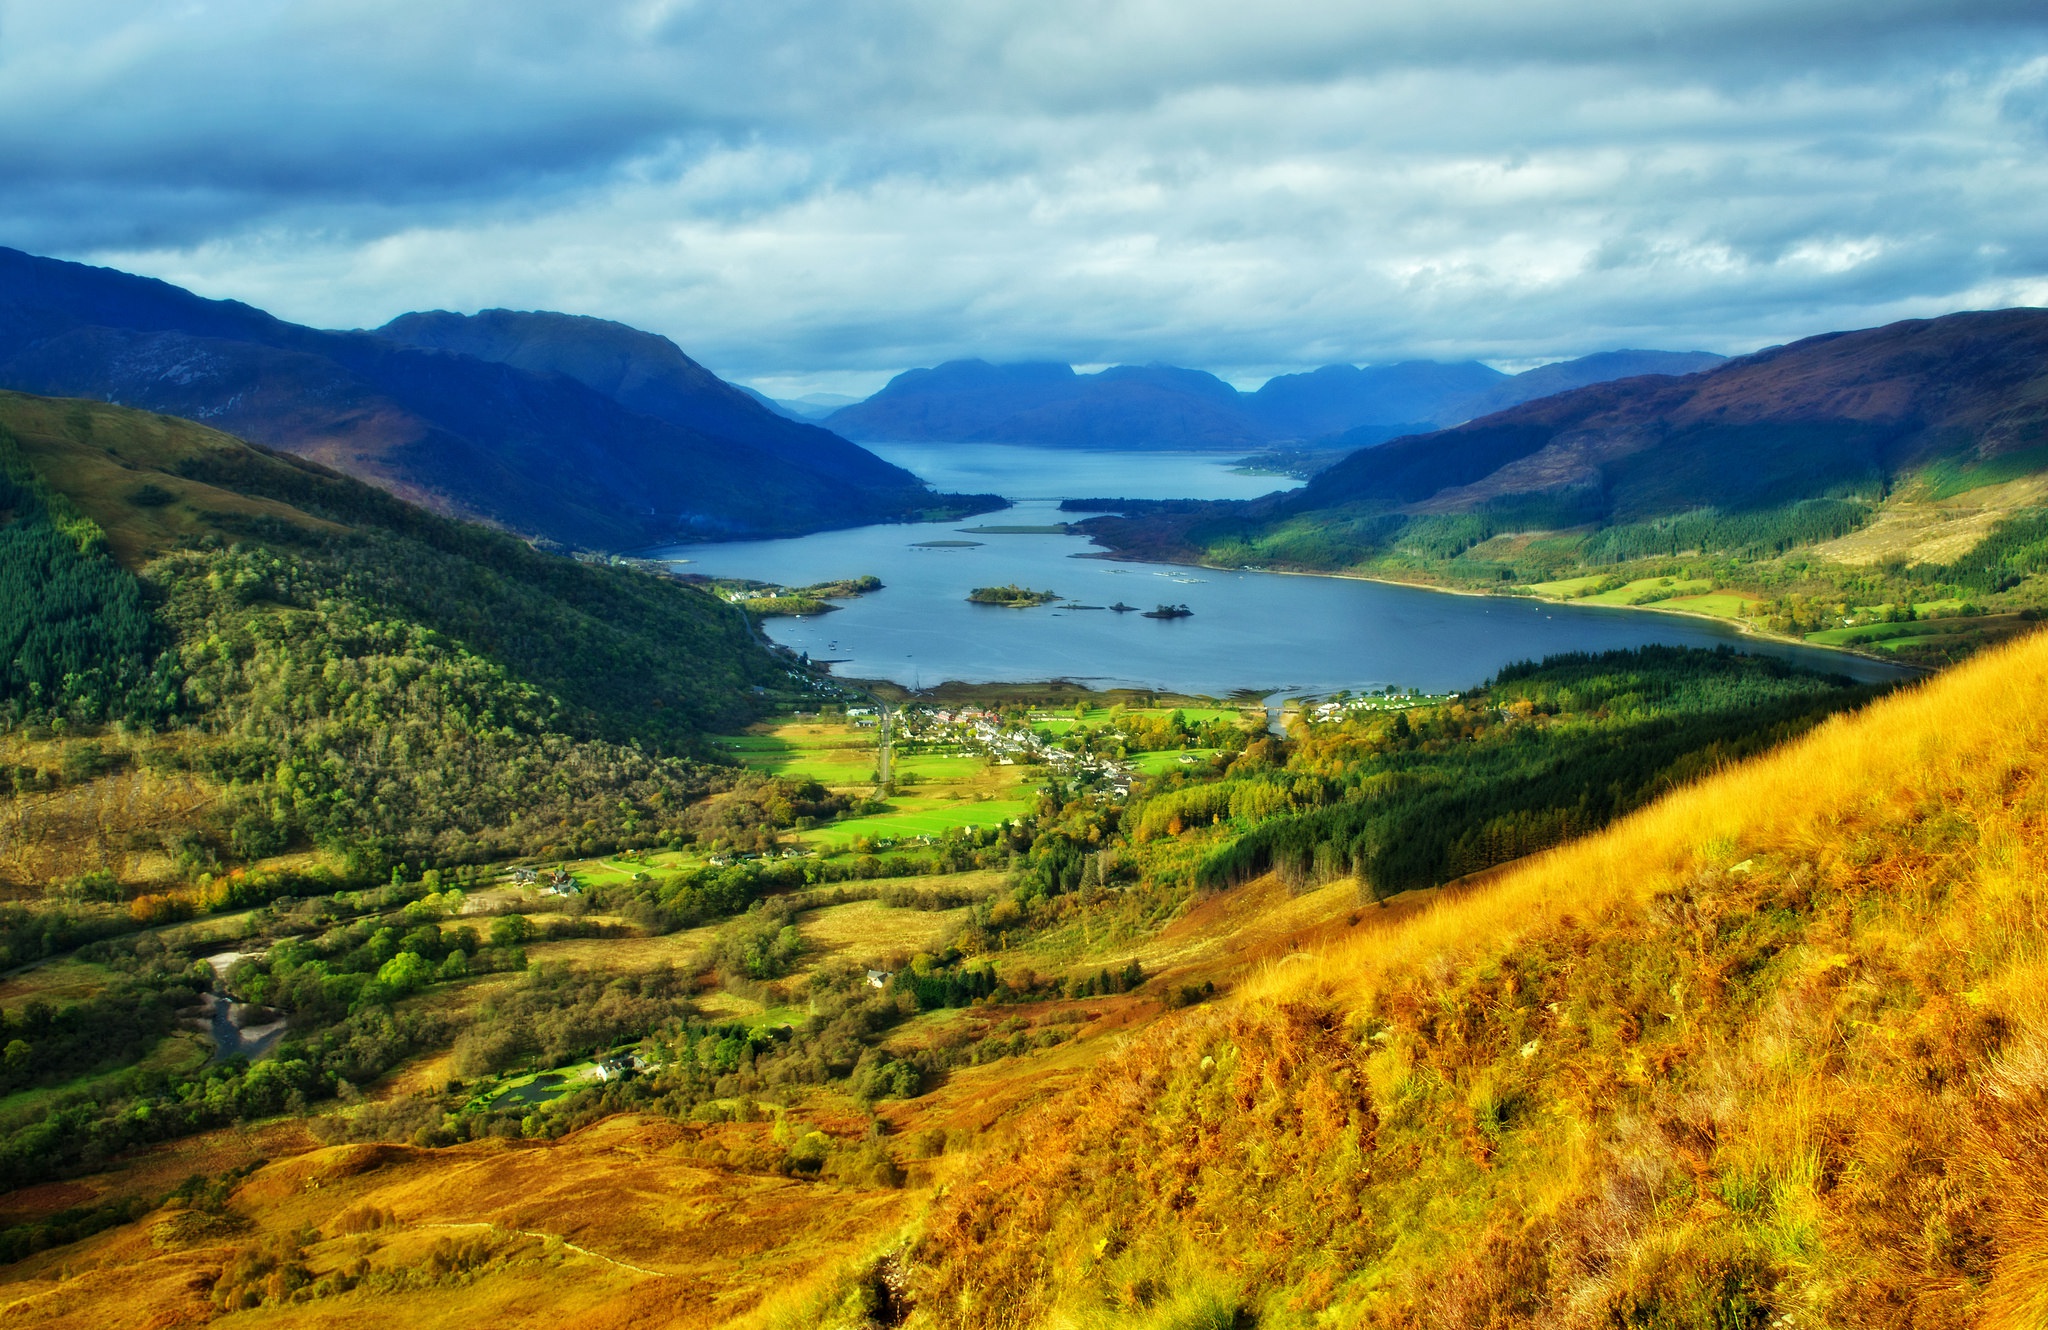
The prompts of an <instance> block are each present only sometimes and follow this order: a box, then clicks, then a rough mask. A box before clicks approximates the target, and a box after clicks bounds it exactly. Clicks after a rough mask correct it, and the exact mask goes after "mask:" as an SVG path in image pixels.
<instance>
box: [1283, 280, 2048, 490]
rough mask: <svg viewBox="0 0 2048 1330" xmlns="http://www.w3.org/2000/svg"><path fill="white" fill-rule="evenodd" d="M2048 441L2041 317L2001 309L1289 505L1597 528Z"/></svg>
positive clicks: (1579, 398)
mask: <svg viewBox="0 0 2048 1330" xmlns="http://www.w3.org/2000/svg"><path fill="white" fill-rule="evenodd" d="M2043 445H2048V311H2044V310H2036V309H2011V310H1999V311H1995V312H1991V313H1971V314H1954V315H1949V316H1948V317H1946V318H1939V319H1923V320H1914V321H1911V322H1906V323H1895V324H1892V325H1890V326H1888V327H1883V328H1873V329H1868V330H1865V331H1862V332H1848V333H1829V334H1827V335H1825V336H1821V337H1811V338H1808V339H1806V340H1805V341H1801V342H1795V343H1793V344H1792V345H1790V346H1783V347H1774V348H1772V349H1770V350H1767V351H1759V352H1757V353H1756V354H1754V355H1749V356H1743V357H1741V358H1740V359H1736V360H1731V361H1728V362H1726V363H1725V364H1722V365H1720V366H1719V367H1718V368H1716V369H1713V370H1711V371H1710V372H1707V373H1704V374H1692V375H1688V376H1685V377H1682V378H1672V377H1664V376H1652V377H1640V378H1629V379H1619V380H1614V381H1611V382H1606V383H1598V384H1594V385H1591V386H1588V387H1583V388H1577V389H1573V390H1572V391H1569V392H1565V393H1561V394H1559V395H1557V396H1553V397H1545V398H1541V399H1538V400H1536V401H1532V402H1527V403H1524V404H1522V405H1520V406H1516V407H1513V408H1510V409H1509V410H1506V411H1502V412H1499V413H1497V414H1494V415H1490V416H1486V417H1484V418H1482V419H1478V420H1474V421H1471V422H1469V423H1466V424H1463V425H1459V426H1457V427H1455V428H1453V429H1448V430H1444V431H1441V432H1439V433H1434V434H1429V435H1424V436H1421V437H1415V438H1406V439H1398V440H1395V441H1394V442H1392V443H1387V444H1383V445H1382V446H1380V447H1378V448H1375V449H1374V450H1373V451H1372V452H1371V453H1369V454H1354V455H1353V456H1351V457H1349V458H1347V459H1345V460H1344V461H1342V462H1340V463H1338V464H1337V465H1336V466H1333V467H1331V468H1330V469H1329V470H1328V471H1325V472H1323V473H1322V474H1321V475H1320V476H1318V477H1316V479H1315V480H1314V481H1313V482H1311V483H1310V484H1309V485H1307V486H1305V487H1303V489H1301V490H1300V491H1297V492H1296V493H1294V494H1290V495H1288V496H1287V497H1286V498H1285V500H1284V501H1283V503H1282V507H1284V508H1285V509H1286V510H1288V511H1291V512H1304V511H1308V510H1311V509H1321V508H1330V507H1336V506H1342V505H1367V506H1371V507H1375V508H1384V509H1393V508H1400V507H1403V506H1409V505H1417V506H1420V507H1421V508H1423V509H1426V510H1428V511H1444V512H1450V511H1458V510H1461V509H1467V508H1472V507H1476V506H1479V505H1481V504H1484V503H1488V502H1491V501H1494V500H1497V499H1502V498H1505V497H1509V496H1518V495H1532V494H1548V495H1554V496H1559V497H1570V498H1572V499H1573V500H1574V502H1579V503H1581V504H1582V505H1583V506H1584V507H1585V508H1586V510H1587V511H1588V512H1590V513H1595V514H1597V515H1598V516H1599V517H1600V518H1602V519H1603V520H1612V521H1635V520H1639V519H1642V518H1647V517H1655V516H1660V515H1664V514H1668V513H1675V512H1683V511H1686V510H1688V509H1691V508H1696V507H1701V506H1706V505H1712V506H1716V507H1719V508H1723V509H1727V510H1734V511H1739V510H1745V509H1754V508H1758V507H1764V506H1770V505H1774V504H1781V503H1787V502H1791V501H1794V500H1798V499H1804V498H1811V497H1816V496H1820V495H1824V494H1828V493H1831V492H1835V491H1842V490H1847V489H1869V490H1873V491H1878V492H1881V490H1882V489H1883V487H1884V486H1885V485H1886V484H1888V483H1889V482H1890V480H1891V479H1892V478H1893V477H1895V476H1898V475H1900V474H1901V473H1904V472H1907V471H1910V470H1913V469H1915V468H1918V467H1921V466H1925V465H1926V464H1928V463H1929V462H1931V461H1933V460H1934V459H1935V458H1937V457H1952V458H1954V459H1956V460H1957V461H1958V462H1959V463H1960V464H1965V465H1968V464H1973V463H1979V462H1983V461H1986V460H1989V459H1992V458H1997V457H2001V456H2007V455H2010V454H2012V453H2015V452H2019V451H2024V450H2029V449H2034V448H2039V447H2042V446H2043Z"/></svg>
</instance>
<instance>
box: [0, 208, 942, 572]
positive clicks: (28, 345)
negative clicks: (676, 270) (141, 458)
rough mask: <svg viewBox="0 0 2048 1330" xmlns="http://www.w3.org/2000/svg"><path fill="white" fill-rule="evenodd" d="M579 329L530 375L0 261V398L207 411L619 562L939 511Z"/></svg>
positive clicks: (255, 435) (659, 357) (840, 452)
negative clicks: (679, 545)
mask: <svg viewBox="0 0 2048 1330" xmlns="http://www.w3.org/2000/svg"><path fill="white" fill-rule="evenodd" d="M588 322H589V323H590V324H593V325H598V328H597V331H598V332H599V334H601V335H599V336H596V337H594V338H592V339H590V340H591V342H592V343H593V345H590V346H584V345H576V346H569V345H556V346H553V347H552V348H550V347H548V346H547V344H546V342H547V339H540V340H538V341H535V340H533V339H528V341H527V342H526V343H525V344H524V345H523V349H522V346H521V345H520V344H518V339H517V338H512V339H510V341H508V342H506V343H505V344H503V345H499V346H498V351H499V352H500V353H503V354H506V355H508V356H512V357H528V358H533V359H536V360H548V361H550V367H549V368H547V369H542V370H533V369H524V368H520V367H519V366H518V365H516V364H514V363H511V360H510V359H503V360H499V359H483V358H479V357H477V356H474V355H469V354H463V353H459V352H456V351H453V350H424V349H420V348H418V347H415V346H409V345H405V344H402V343H400V342H397V341H394V340H392V339H391V338H388V337H383V336H379V335H376V334H373V333H366V332H323V331H320V330H317V329H313V328H305V327H300V326H298V325H296V324H291V323H286V322H284V321H282V320H280V319H276V318H273V317H272V316H270V315H268V314H265V313H264V312H263V311H261V310H258V309H254V308H251V307H250V306H248V305H244V304H240V303H238V302H236V301H224V300H207V299H203V298H202V297H199V296H196V295H194V294H192V293H191V292H189V291H184V290H181V289H179V288H178V287H175V286H172V285H170V284H169V283H166V282H159V281H155V280H153V279H150V278H145V277H137V276H133V275H131V274H128V273H122V272H116V271H114V270H112V269H107V268H93V267H87V266H85V265H83V264H76V263H65V262H61V261H58V260H54V259H44V258H37V257H35V256H33V255H29V254H24V253H21V252H20V251H18V250H10V249H0V386H5V387H10V388H16V389H19V390H21V391H25V392H33V393H42V394H46V395H53V396H71V397H92V398H98V399H100V400H103V401H109V402H117V403H120V404H122V405H125V406H134V407H141V408H144V409H147V410H152V411H160V412H164V413H167V414H171V415H178V416H184V417H187V418H190V419H196V420H201V421H204V422H205V423H207V424H209V425H212V426H214V427H216V428H218V429H224V430H227V431H230V432H232V433H235V434H239V435H241V436H242V437H243V438H246V439H249V440H251V441H252V442H256V443H260V444H265V445H268V446H270V447H274V448H279V449H282V450H284V451H287V452H292V453H296V454H298V455H300V456H304V457H309V458H312V459H314V460H316V461H319V462H322V463H325V464H327V465H329V466H331V467H333V468H334V469H336V470H339V471H342V472H345V473H348V474H352V475H355V476H359V477H361V478H363V479H366V480H369V481H372V482H373V483H376V484H378V485H381V486H383V487H384V488H386V489H388V490H391V491H392V492H394V493H397V494H399V495H401V496H402V497H404V498H407V499H410V500H413V501H415V502H421V503H425V504H427V505H429V506H431V507H434V508H437V509H439V510H441V511H443V512H448V513H453V514H457V515H460V516H466V517H476V518H482V519H485V520H489V521H494V522H497V523H499V524H501V525H503V526H505V527H507V528H510V529H512V530H515V531H521V532H525V533H528V534H533V535H542V536H548V537H551V538H553V539H556V540H560V541H564V542H566V543H570V544H575V545H583V546H594V547H600V548H612V549H622V548H632V547H636V546H641V545H646V544H649V543H653V542H656V541H661V540H667V539H672V538H676V537H678V536H683V535H696V536H710V537H726V536H750V535H774V534H795V533H798V532H803V531H813V530H819V529H822V528H826V527H833V526H849V525H854V524H858V523H863V522H874V521H884V520H890V519H895V518H901V517H906V516H910V515H912V514H915V513H917V512H919V511H922V510H925V509H928V508H931V507H932V506H934V505H935V504H937V503H938V502H939V499H938V497H937V496H934V495H933V494H932V493H931V492H930V491H929V490H928V489H926V488H925V487H924V486H923V485H922V484H920V483H919V482H918V481H917V480H916V478H915V477H913V476H911V475H910V474H909V473H908V472H905V471H901V470H899V469H898V468H895V467H891V466H889V465H887V464H886V463H883V462H882V461H881V460H880V459H878V458H874V457H872V456H871V455H869V454H867V453H865V452H864V451H863V450H859V449H856V448H854V447H853V445H850V444H848V443H846V442H845V441H844V440H841V439H837V438H834V437H833V436H832V435H830V434H829V433H827V432H825V431H822V430H813V429H807V428H805V427H801V426H793V425H791V424H789V422H786V421H781V420H778V419H776V418H775V417H774V416H772V415H770V414H769V413H767V412H765V411H761V410H759V409H758V408H757V407H756V406H755V405H754V404H753V403H751V402H750V401H749V400H748V399H746V398H745V397H744V396H742V395H740V394H738V393H736V392H730V391H725V392H721V390H720V388H719V387H718V386H717V383H716V380H715V379H712V380H711V381H710V382H708V383H707V382H705V381H704V379H705V378H709V377H710V376H708V375H704V372H703V371H702V369H701V367H698V366H695V365H694V364H693V363H692V362H690V361H689V360H688V358H687V357H684V356H682V355H681V353H680V352H677V351H675V350H674V348H673V347H672V346H669V345H668V344H667V343H666V342H663V341H662V340H661V339H659V338H649V337H648V336H647V335H646V334H634V335H633V336H630V337H626V336H620V335H619V333H617V332H612V331H609V330H610V329H618V325H605V324H603V323H602V321H601V320H589V321H588ZM488 326H489V325H488V324H487V325H486V327H488ZM577 326H579V327H580V326H581V325H580V324H578V325H577ZM620 332H624V333H630V332H631V330H629V329H628V330H620ZM449 335H450V336H454V335H455V333H454V332H450V333H449ZM462 335H463V336H470V337H474V336H476V334H470V333H464V334H462ZM493 335H494V336H495V334H493ZM655 344H658V345H655ZM508 347H509V348H510V349H509V350H508V349H507V348H508ZM663 347H667V350H666V351H663V350H662V349H661V348H663ZM607 356H609V357H610V359H609V361H607V359H606V357H607ZM607 364H609V365H610V366H611V369H610V370H607V369H606V365H607ZM557 365H559V366H566V367H568V368H570V369H573V370H575V371H576V373H578V374H589V375H590V376H591V377H592V378H594V379H597V380H598V381H600V382H605V383H607V385H608V386H609V387H610V388H611V390H613V391H616V392H619V393H622V394H630V395H632V396H633V397H634V398H635V400H638V401H641V402H643V403H646V404H648V405H651V406H654V407H655V408H656V409H657V410H660V411H663V412H665V413H666V415H665V416H664V415H655V414H649V413H648V412H646V411H643V410H638V409H634V408H631V407H629V406H627V405H626V404H624V402H622V401H621V400H618V399H615V398H614V397H612V396H609V395H607V393H606V392H604V391H600V390H598V389H597V388H593V387H591V386H588V385H587V384H586V383H584V382H582V381H580V380H579V379H578V378H577V377H573V376H572V375H571V374H569V373H566V372H563V371H562V370H561V369H558V368H554V366H557ZM693 370H694V371H695V374H693V373H691V371H693ZM614 371H615V372H616V377H615V378H608V377H607V375H608V374H610V373H612V372H614ZM699 375H704V377H703V378H699V377H698V376H699ZM693 394H694V395H695V400H697V401H698V402H700V403H702V404H704V407H705V413H704V414H703V415H702V416H694V415H692V413H691V412H692V408H691V406H690V403H691V400H692V395H693ZM862 459H865V460H862Z"/></svg>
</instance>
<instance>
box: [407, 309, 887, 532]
mask: <svg viewBox="0 0 2048 1330" xmlns="http://www.w3.org/2000/svg"><path fill="white" fill-rule="evenodd" d="M376 335H377V336H379V337H382V338H384V339H386V340H388V341H392V342H397V343H398V344H400V345H402V346H410V347H416V348H418V349H420V350H427V351H448V352H453V353H454V354H456V355H463V356H472V357H474V358H476V359H478V360H487V361H491V362H493V363H496V364H503V365H510V366H512V367H513V368H515V369H520V370H524V371H526V372H527V373H529V374H543V375H546V374H562V375H566V376H567V377H569V378H572V379H574V380H576V381H577V382H578V383H581V384H582V385H584V386H585V387H587V388H591V389H594V390H595V391H597V392H600V393H603V394H604V395H605V396H606V397H609V398H610V399H611V400H613V401H614V402H617V403H618V404H619V405H620V406H623V407H625V408H626V409H627V410H629V411H637V412H638V413H640V414H641V415H643V416H652V417H654V418H655V419H656V420H665V421H667V422H668V423H670V424H671V425H677V426H680V427H682V428H684V429H689V430H695V431H698V432H701V433H705V434H711V435H716V436H719V437H723V438H732V439H743V440H745V441H746V442H747V443H748V444H749V445H750V446H751V447H753V448H756V449H759V450H760V451H761V452H764V453H767V454H768V455H770V456H772V457H775V458H778V459H780V460H781V461H784V462H787V463H789V464H790V465H791V466H793V467H801V468H802V469H803V470H805V471H806V472H808V473H810V474H812V475H814V476H818V477H821V478H823V479H825V480H829V481H832V482H834V483H837V484H840V485H844V486H847V487H848V488H849V490H850V491H853V492H861V491H877V492H886V491H890V490H899V491H900V490H911V489H915V488H917V484H918V482H917V479H916V477H914V476H912V475H911V474H910V473H909V472H907V471H905V470H903V469H902V468H901V467H897V466H892V465H890V464H889V463H887V462H884V461H883V460H882V459H881V458H879V457H876V456H875V455H874V454H873V453H871V452H869V451H867V450H866V449H865V448H861V447H858V446H856V445H854V444H851V443H848V442H847V441H846V440H845V439H842V438H840V437H839V436H838V435H836V434H833V433H832V432H830V431H829V430H824V429H820V428H818V427H817V426H815V425H808V424H797V423H795V422H793V421H791V420H789V419H787V418H786V417H785V416H783V415H781V414H778V413H777V412H776V411H774V410H772V409H770V408H769V407H767V406H764V405H763V404H762V403H761V402H760V401H758V400H756V399H755V398H754V397H752V396H750V395H749V394H747V393H745V392H742V391H741V390H740V389H738V388H735V387H733V386H732V385H731V384H729V383H727V382H726V381H725V380H723V379H721V378H719V377H718V376H717V375H715V374H713V373H712V372H711V371H710V370H707V369H705V368H704V367H703V366H702V365H699V364H698V363H697V362H696V361H694V360H692V359H690V358H689V357H688V356H686V355H684V354H683V352H682V351H681V349H680V348H678V347H677V346H676V344H675V343H674V342H671V341H669V340H668V338H666V337H658V336H656V335H655V334H653V333H647V332H641V331H640V330H639V329H637V328H629V327H627V326H626V325H625V324H623V323H614V322H612V321H610V320H608V319H593V318H587V317H584V316H580V315H571V314H547V313H524V312H520V311H515V310H508V309H487V310H484V311H483V312H482V313H479V314H474V315H469V316H464V315H461V314H451V313H448V312H447V311H445V310H436V311H433V312H431V313H425V314H401V315H400V316H399V317H397V318H395V319H393V320H392V321H391V322H389V323H387V324H385V325H384V326H383V327H381V328H378V329H377V330H376Z"/></svg>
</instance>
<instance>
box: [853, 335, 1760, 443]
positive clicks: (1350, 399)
mask: <svg viewBox="0 0 2048 1330" xmlns="http://www.w3.org/2000/svg"><path fill="white" fill-rule="evenodd" d="M1722 359H1723V358H1722V357H1720V356H1716V355H1713V354H1711V353H1709V352H1674V351H1613V352H1602V353H1599V354H1596V355H1592V356H1586V357H1582V358H1580V359H1579V360H1573V361H1562V362H1558V363H1556V364H1552V365H1544V366H1539V367H1538V368H1536V369H1534V370H1529V371H1525V372H1524V373H1522V374H1519V375H1507V374H1503V373H1501V372H1500V371H1499V370H1496V369H1493V368H1491V367H1490V366H1487V365H1483V364H1481V363H1479V362H1478V361H1462V362H1456V363H1450V364H1445V363H1440V362H1437V361H1428V360H1413V361H1403V362H1401V363H1398V364H1392V365H1371V366H1364V367H1360V366H1355V365H1325V366H1323V367H1322V368H1320V369H1316V370H1311V371H1308V372H1306V373H1302V374H1282V375H1277V376H1275V377H1273V378H1271V379H1268V380H1267V381H1266V382H1265V384H1263V385H1262V386H1261V387H1260V388H1259V389H1258V390H1257V391H1256V392H1250V393H1245V392H1240V391H1238V390H1237V389H1236V388H1233V387H1232V386H1231V385H1230V384H1228V383H1225V382H1224V381H1223V380H1221V379H1219V378H1217V377H1216V376H1214V375H1213V374H1209V373H1207V372H1205V371H1202V370H1191V369H1184V368H1180V367H1177V366H1171V365H1158V364H1154V365H1116V366H1111V367H1110V368H1108V369H1105V370H1101V371H1098V372H1096V373H1094V374H1077V373H1076V372H1075V371H1074V370H1073V368H1072V367H1071V366H1069V365H1064V364H1059V363H1057V362H1021V363H1015V364H1002V365H995V364H990V363H989V362H987V361H983V360H955V361H948V362H946V363H944V364H941V365H937V366H934V367H932V368H929V369H915V370H906V371H905V372H904V373H902V374H899V375H897V376H896V377H895V378H894V379H891V380H890V381H889V383H888V384H887V385H886V386H885V387H883V388H882V390H881V391H879V392H877V393H876V394H874V395H873V396H872V397H869V398H868V399H866V400H865V401H863V402H858V403H855V404H853V405H851V406H845V407H841V408H840V409H838V410H836V411H834V412H832V413H831V414H830V415H828V416H826V417H825V419H826V421H827V423H829V424H830V425H831V426H832V427H833V428H835V429H839V430H842V431H844V432H845V433H846V434H847V435H848V436H849V437H853V438H862V439H872V440H877V441H904V442H909V441H930V442H966V443H1012V444H1030V445H1035V446H1039V447H1064V448H1137V449H1176V448H1182V449H1191V450H1198V451H1224V450H1250V449H1255V448H1262V447H1266V446H1269V445H1272V444H1276V443H1305V444H1309V445H1310V446H1313V447H1315V448H1317V449H1319V450H1325V451H1332V450H1349V449H1352V448H1357V447H1366V446H1370V445H1372V444H1376V443H1379V442H1381V441H1382V440H1384V439H1386V438H1389V437H1393V436H1394V435H1396V434H1403V433H1415V432H1419V431H1421V430H1424V429H1427V428H1429V427H1431V426H1441V425H1448V424H1453V423H1455V422H1457V421H1460V420H1464V419H1466V418H1468V417H1470V416H1473V415H1477V414H1483V413H1484V412H1485V411H1486V410H1490V409H1495V405H1494V404H1512V403H1514V402H1520V401H1524V400H1527V399H1529V398H1531V397H1537V396H1543V395H1547V394H1549V393H1551V392H1555V391H1558V390H1560V389H1562V388H1569V387H1574V386H1579V385H1581V384H1583V383H1587V382H1595V381H1599V380H1602V379H1606V378H1612V377H1617V376H1620V375H1626V374H1644V373H1671V374H1685V373H1693V372H1696V371H1698V370H1700V369H1704V368H1708V367H1711V366H1712V365H1715V364H1718V363H1720V362H1721V360H1722Z"/></svg>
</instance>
